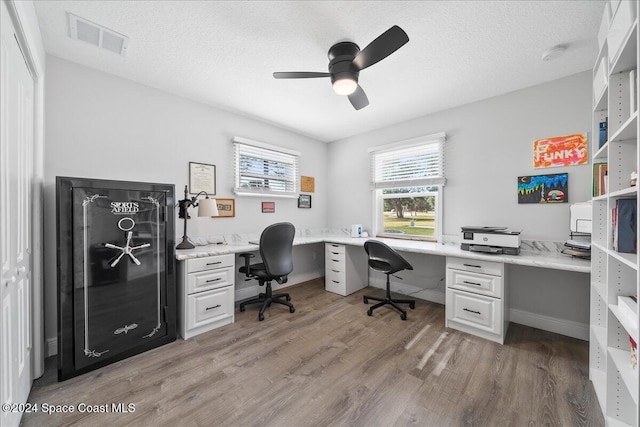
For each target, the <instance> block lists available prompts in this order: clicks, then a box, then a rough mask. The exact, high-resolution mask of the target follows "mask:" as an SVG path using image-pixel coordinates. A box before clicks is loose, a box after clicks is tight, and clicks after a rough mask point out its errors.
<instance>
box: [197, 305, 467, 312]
mask: <svg viewBox="0 0 640 427" xmlns="http://www.w3.org/2000/svg"><path fill="white" fill-rule="evenodd" d="M218 307H222V306H221V305H220V304H218V305H214V306H213V307H207V308H205V311H209V310H213V309H214V308H218ZM465 310H466V309H465Z"/></svg>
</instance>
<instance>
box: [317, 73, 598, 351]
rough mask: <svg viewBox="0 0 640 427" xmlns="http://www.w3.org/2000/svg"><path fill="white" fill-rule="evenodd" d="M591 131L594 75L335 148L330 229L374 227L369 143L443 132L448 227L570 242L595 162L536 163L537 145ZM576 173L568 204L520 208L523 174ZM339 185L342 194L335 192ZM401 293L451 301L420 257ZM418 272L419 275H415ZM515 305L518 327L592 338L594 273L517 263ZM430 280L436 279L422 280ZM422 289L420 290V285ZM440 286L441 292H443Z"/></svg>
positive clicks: (439, 271)
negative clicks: (574, 207)
mask: <svg viewBox="0 0 640 427" xmlns="http://www.w3.org/2000/svg"><path fill="white" fill-rule="evenodd" d="M590 130H591V73H590V72H588V71H587V72H583V73H580V74H576V75H573V76H570V77H566V78H563V79H559V80H555V81H552V82H549V83H545V84H541V85H538V86H534V87H530V88H526V89H523V90H519V91H517V92H513V93H509V94H506V95H501V96H497V97H494V98H489V99H486V100H482V101H479V102H475V103H472V104H468V105H464V106H461V107H457V108H453V109H450V110H446V111H442V112H439V113H435V114H432V115H429V116H424V117H420V118H417V119H414V120H411V121H408V122H405V123H400V124H397V125H393V126H389V127H386V128H383V129H379V130H376V131H372V132H369V133H366V134H362V135H357V136H354V137H351V138H347V139H344V140H340V141H335V142H332V143H331V144H330V145H329V161H328V163H327V164H328V188H329V189H331V191H330V192H329V206H334V207H336V208H332V209H329V210H328V211H327V212H328V224H329V226H330V227H346V226H349V224H352V223H361V224H363V226H364V228H365V229H367V230H371V227H372V226H373V212H372V206H373V202H372V198H373V194H372V192H371V190H370V188H369V177H370V173H369V157H368V153H367V149H368V148H370V147H375V146H378V145H383V144H388V143H391V142H396V141H402V140H407V139H411V138H415V137H419V136H422V135H430V134H434V133H437V132H443V131H444V132H446V134H447V142H446V143H445V164H446V166H445V173H446V178H447V184H446V186H445V188H444V197H443V198H444V219H443V233H444V234H445V235H458V234H459V232H460V227H461V226H464V225H499V226H507V227H510V228H512V229H514V230H522V238H524V239H535V240H556V241H563V240H566V239H568V238H569V203H572V202H578V201H585V200H589V199H590V198H591V164H588V165H583V166H571V167H562V168H549V169H537V170H536V169H534V168H533V141H534V140H535V139H540V138H545V137H551V136H559V135H566V134H572V133H578V132H587V133H589V139H590V140H591V139H592V138H591V135H590ZM562 172H568V173H569V203H567V204H555V205H525V204H523V205H519V204H518V198H517V177H518V176H522V175H538V174H548V173H562ZM338 188H339V189H340V191H335V189H338ZM412 264H413V266H414V268H415V271H414V272H412V273H411V274H407V275H406V276H407V277H406V278H405V280H404V281H403V282H398V283H397V284H392V286H396V287H397V288H398V289H400V288H401V287H402V286H406V285H413V286H415V287H417V288H422V289H430V290H432V291H431V293H430V294H424V295H425V298H428V299H431V300H432V301H436V302H440V301H444V284H443V278H444V276H445V271H444V269H445V266H444V262H441V263H440V264H438V263H433V262H431V263H429V264H427V263H425V262H420V261H417V262H413V261H412ZM412 277H420V278H421V279H420V280H418V281H414V282H412V281H411V278H412ZM509 277H510V279H509V280H510V283H509V284H508V286H509V290H510V291H511V292H510V307H511V314H512V320H513V321H516V322H517V323H522V324H528V325H531V326H537V327H544V328H545V329H548V330H555V331H557V332H560V333H565V334H568V335H572V336H576V337H581V338H583V339H588V322H589V275H588V274H581V273H569V272H562V271H557V270H545V269H541V268H523V267H516V266H512V268H510V276H509ZM424 278H429V279H428V280H425V279H424ZM414 291H415V290H414ZM435 292H439V293H440V295H438V294H437V293H435Z"/></svg>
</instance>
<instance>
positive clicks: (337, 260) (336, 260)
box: [331, 258, 340, 262]
mask: <svg viewBox="0 0 640 427" xmlns="http://www.w3.org/2000/svg"><path fill="white" fill-rule="evenodd" d="M331 261H334V262H340V260H339V259H333V258H331Z"/></svg>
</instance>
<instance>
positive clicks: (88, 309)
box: [59, 182, 176, 379]
mask: <svg viewBox="0 0 640 427" xmlns="http://www.w3.org/2000/svg"><path fill="white" fill-rule="evenodd" d="M77 184H78V185H74V186H71V187H70V188H69V189H68V190H69V191H70V194H69V195H68V196H69V200H68V202H67V203H68V205H67V207H68V208H70V209H69V210H70V212H68V216H69V219H68V220H67V222H68V223H69V226H70V234H69V236H65V237H66V238H67V240H68V243H69V244H70V245H68V246H67V247H69V248H71V250H70V253H68V254H62V253H61V254H60V256H61V259H65V256H66V258H67V259H68V262H70V265H71V266H72V268H71V270H70V273H71V274H70V275H67V277H65V278H63V283H59V285H61V288H60V290H61V301H62V303H61V306H60V309H61V310H60V311H61V313H60V314H61V316H62V322H61V324H62V325H63V328H62V331H61V332H62V333H61V335H62V337H63V342H62V343H61V345H62V347H63V348H62V353H61V354H62V355H63V362H64V363H62V364H61V369H60V372H59V376H60V377H61V379H64V378H66V377H68V376H74V375H77V374H78V373H82V372H86V371H88V370H91V369H95V368H96V367H100V366H103V365H105V364H107V363H111V362H113V361H116V360H120V359H123V358H125V357H128V356H130V355H132V354H136V353H139V352H141V351H145V350H147V349H149V348H153V347H157V346H158V345H162V344H164V343H166V342H169V341H173V340H174V339H175V336H176V326H175V275H174V274H173V273H174V272H173V270H174V269H173V265H174V262H173V256H174V253H173V238H172V236H173V227H172V225H173V218H171V221H168V219H169V218H168V217H169V216H170V215H169V213H170V212H173V209H168V208H167V206H169V207H172V205H173V191H171V192H167V191H166V190H165V191H163V190H158V189H155V188H153V185H149V186H147V187H148V188H144V185H142V184H137V185H133V184H134V183H122V182H119V183H118V182H111V184H110V185H100V183H96V182H90V183H83V182H78V183H77ZM83 184H84V185H83ZM87 184H93V185H87ZM96 184H97V186H96ZM103 184H108V183H103ZM171 187H172V186H171ZM59 210H60V214H61V215H63V218H61V221H64V220H65V218H66V217H65V216H64V215H65V212H64V209H59ZM169 229H170V230H169ZM169 231H170V232H169ZM61 249H62V251H64V250H65V248H64V245H63V247H62V248H61ZM68 290H72V291H71V292H70V293H69V292H68ZM64 325H66V327H65V326H64ZM70 359H71V360H70ZM71 361H72V363H71V364H70V363H69V362H71ZM71 367H72V369H71V370H69V369H70V368H71Z"/></svg>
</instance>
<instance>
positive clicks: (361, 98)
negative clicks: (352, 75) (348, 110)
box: [349, 85, 369, 110]
mask: <svg viewBox="0 0 640 427" xmlns="http://www.w3.org/2000/svg"><path fill="white" fill-rule="evenodd" d="M349 102H351V105H353V108H355V109H356V110H361V109H363V108H364V107H366V106H367V105H369V98H367V94H366V93H364V90H362V87H360V85H358V88H357V89H356V91H355V92H353V93H352V94H351V95H349Z"/></svg>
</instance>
